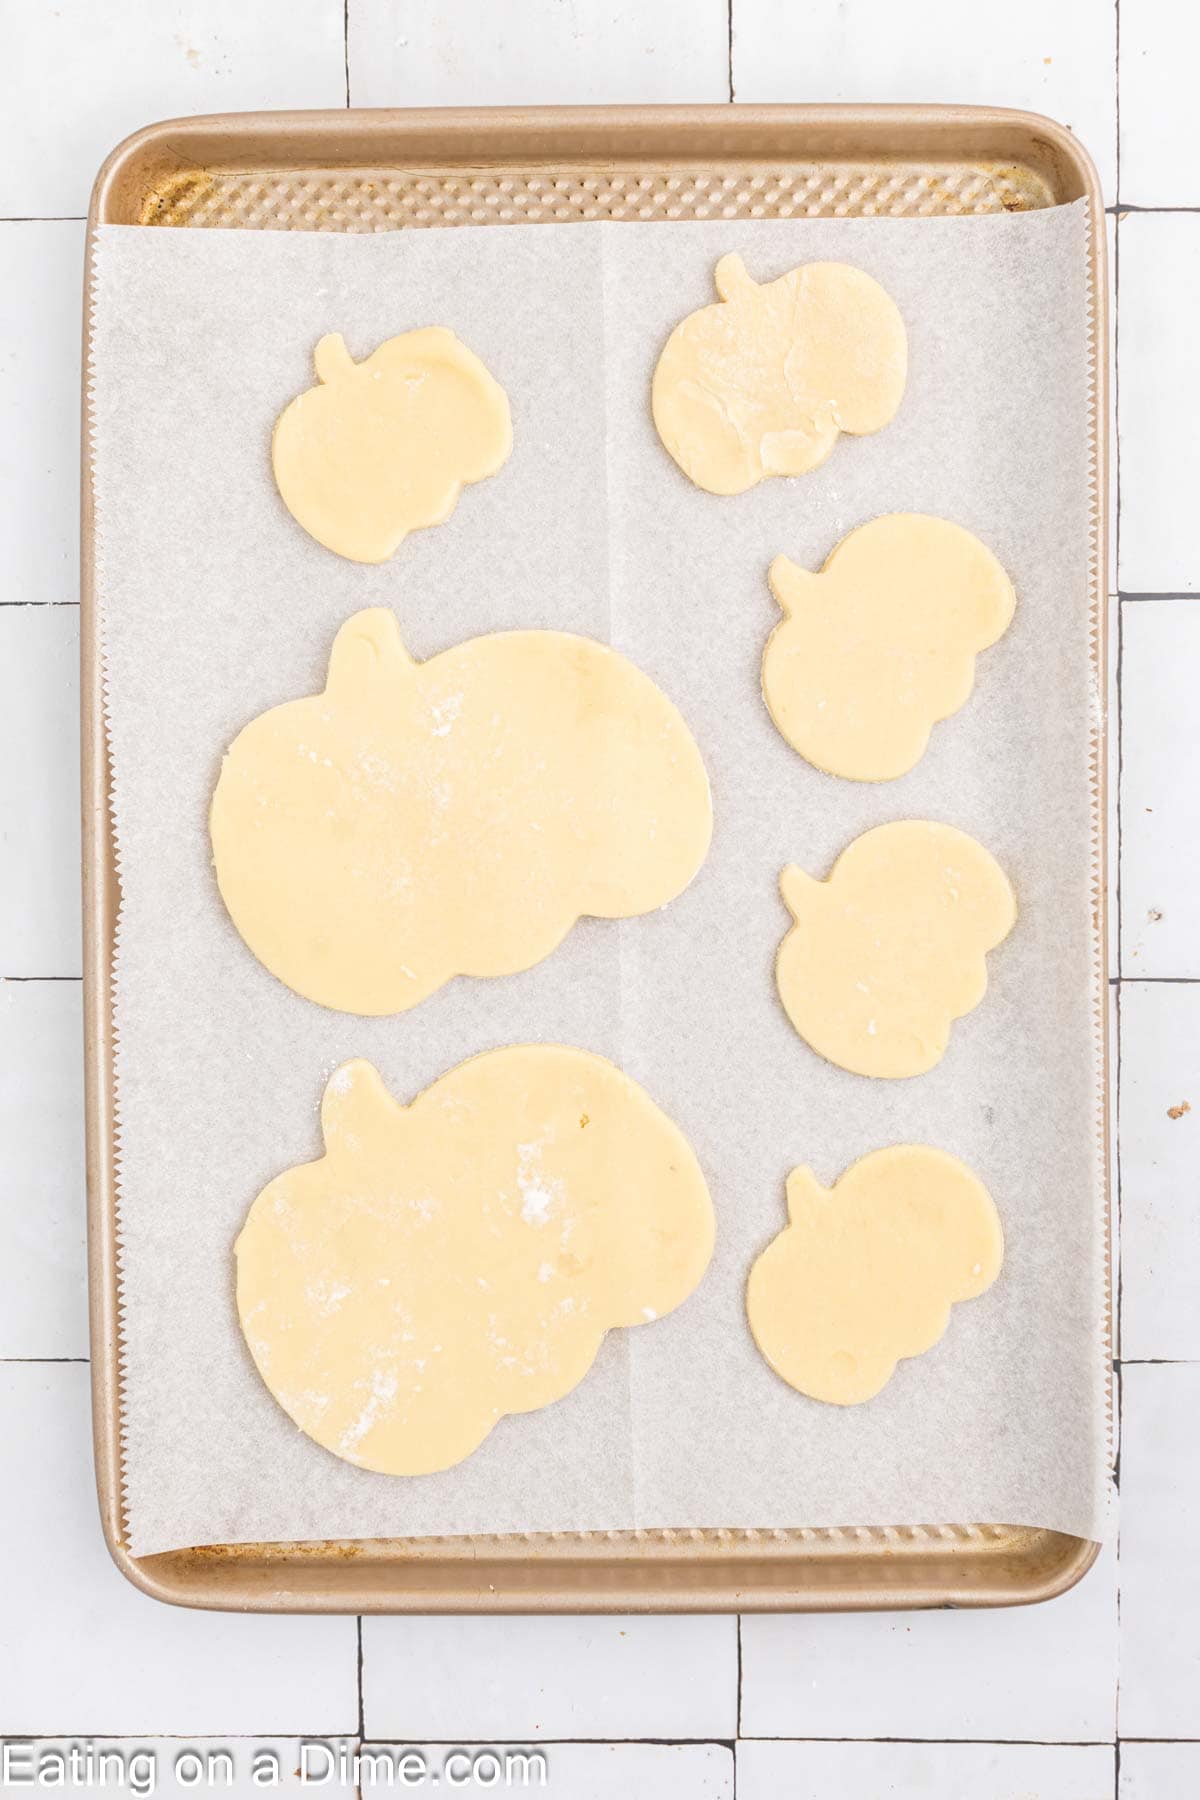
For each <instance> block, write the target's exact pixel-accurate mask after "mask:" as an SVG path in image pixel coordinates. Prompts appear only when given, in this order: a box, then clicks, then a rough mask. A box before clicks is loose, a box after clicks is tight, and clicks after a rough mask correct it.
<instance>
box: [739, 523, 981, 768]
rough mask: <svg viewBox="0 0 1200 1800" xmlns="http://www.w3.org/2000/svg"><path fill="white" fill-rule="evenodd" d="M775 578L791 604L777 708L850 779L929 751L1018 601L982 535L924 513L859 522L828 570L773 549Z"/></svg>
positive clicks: (770, 647)
mask: <svg viewBox="0 0 1200 1800" xmlns="http://www.w3.org/2000/svg"><path fill="white" fill-rule="evenodd" d="M770 583H771V592H772V593H773V594H774V596H775V598H776V600H777V601H778V602H779V605H780V607H781V609H782V611H783V615H784V617H783V619H782V621H781V622H780V623H779V624H778V625H777V626H776V627H775V630H774V631H773V632H772V634H771V636H770V638H769V639H768V640H767V648H766V652H765V654H764V656H763V677H762V685H763V697H764V699H765V700H766V703H767V708H768V710H769V712H770V714H771V717H772V718H773V719H774V721H775V723H776V725H777V726H778V727H779V730H780V731H781V732H782V734H783V736H784V737H785V738H786V739H787V741H788V743H789V744H791V746H792V748H793V749H794V750H798V751H799V752H800V754H801V756H804V757H806V758H807V759H808V761H809V762H810V763H814V764H815V765H816V767H817V768H818V769H824V770H826V771H827V773H829V774H830V775H845V776H848V777H849V778H850V779H851V780H854V781H890V780H891V779H892V778H893V777H894V776H897V775H903V774H905V773H906V772H907V771H908V770H909V769H911V768H912V767H913V765H914V764H915V763H917V762H919V761H920V759H921V757H922V756H923V755H924V753H925V748H926V746H927V744H928V742H929V734H930V731H931V730H932V729H933V727H934V725H935V724H937V722H938V720H939V719H945V718H948V717H949V715H950V714H951V713H953V712H957V711H958V709H959V707H960V706H962V705H963V704H964V703H965V702H966V700H967V698H968V696H969V695H970V692H971V688H972V685H973V683H974V679H975V657H976V654H977V653H978V652H979V651H980V650H986V649H987V648H988V646H989V645H990V644H994V643H995V642H996V639H997V638H998V637H999V636H1000V635H1001V634H1002V632H1004V631H1005V630H1007V628H1008V625H1009V623H1010V621H1011V619H1012V616H1013V608H1014V606H1015V604H1016V597H1015V595H1014V594H1013V588H1012V583H1011V581H1010V580H1009V579H1008V576H1007V575H1006V574H1005V573H1004V570H1003V569H1002V568H1001V567H1000V564H999V563H998V562H997V561H996V558H995V557H994V556H993V555H992V553H991V551H990V550H988V549H987V548H986V547H985V546H984V545H983V544H981V543H980V542H979V539H978V538H976V537H972V535H971V533H970V532H969V531H964V530H963V528H962V527H961V526H960V525H952V524H950V522H949V521H948V520H946V519H932V518H927V517H925V516H923V515H922V514H919V513H892V514H890V515H889V516H887V517H886V518H882V519H873V520H872V521H871V523H870V524H869V525H860V526H859V527H858V529H857V530H856V531H852V532H851V533H850V534H849V536H848V537H844V538H843V539H842V541H841V543H840V544H838V545H837V546H836V548H835V549H834V551H833V552H832V554H831V555H830V557H829V558H828V560H827V562H826V563H825V566H824V568H823V569H822V570H821V571H820V573H819V574H815V575H814V574H812V573H811V572H810V571H809V570H807V569H801V568H799V567H797V565H796V564H795V563H793V562H789V561H788V559H787V557H786V556H777V557H776V558H775V561H774V562H773V563H772V564H771V572H770Z"/></svg>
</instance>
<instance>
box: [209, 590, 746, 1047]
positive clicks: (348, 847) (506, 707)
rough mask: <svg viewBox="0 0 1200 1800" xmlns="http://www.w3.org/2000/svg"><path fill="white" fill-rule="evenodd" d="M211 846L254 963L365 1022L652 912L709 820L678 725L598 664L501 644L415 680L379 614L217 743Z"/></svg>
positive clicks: (617, 673)
mask: <svg viewBox="0 0 1200 1800" xmlns="http://www.w3.org/2000/svg"><path fill="white" fill-rule="evenodd" d="M210 824H211V831H212V845H213V857H214V862H215V867H216V875H217V883H218V886H219V888H220V891H221V897H222V899H223V900H224V902H225V905H226V907H227V908H228V911H229V915H230V917H231V918H232V920H233V922H234V924H235V925H236V927H237V929H238V931H239V932H240V933H241V935H242V937H243V939H244V940H245V942H246V943H247V944H248V945H249V947H250V949H251V950H252V951H253V952H254V954H255V956H256V957H258V959H259V961H260V962H261V963H263V964H264V966H265V967H266V968H268V969H269V970H270V971H271V973H272V974H273V975H277V976H278V977H279V979H280V980H281V981H283V982H286V984H287V985H288V987H290V988H292V989H293V990H294V991H295V992H296V993H298V994H301V995H303V996H304V997H305V998H306V999H309V1000H315V1001H317V1002H318V1004H320V1005H322V1006H329V1007H334V1008H337V1009H338V1010H340V1011H343V1012H352V1013H361V1014H373V1015H377V1014H384V1013H397V1012H403V1011H405V1010H406V1009H407V1008H408V1007H411V1006H415V1005H416V1004H417V1003H418V1001H420V1000H423V999H424V998H425V997H426V996H427V995H428V994H431V993H433V992H434V990H435V989H436V988H438V987H440V986H441V985H442V983H443V982H446V981H449V980H450V978H451V977H452V976H454V975H473V976H495V975H510V974H514V973H516V972H517V971H518V970H521V969H528V968H530V967H531V966H532V965H533V964H534V963H537V962H540V961H541V960H542V959H543V958H544V957H546V956H549V954H550V953H551V951H552V950H554V949H555V947H556V946H557V945H558V944H559V943H560V942H561V940H562V939H563V938H564V937H565V936H566V934H567V932H568V931H569V930H570V928H571V926H572V925H573V924H574V923H575V921H576V920H577V919H579V918H580V917H581V916H582V915H584V914H585V913H586V914H591V915H594V916H596V917H599V918H606V919H616V918H629V917H632V916H633V915H634V914H638V913H647V912H651V911H653V910H654V909H655V908H657V907H660V906H663V905H665V904H666V902H667V901H668V900H672V899H673V898H674V897H675V896H676V895H677V894H678V893H680V892H681V891H682V890H683V889H684V888H685V887H686V886H687V884H688V883H689V881H690V880H691V879H692V877H693V875H694V874H695V873H696V871H697V869H698V868H699V867H700V864H701V863H702V862H703V860H704V856H705V853H706V851H707V849H708V843H709V838H710V835H711V831H712V807H711V802H710V799H709V788H708V778H707V776H706V775H705V772H704V765H703V763H702V762H701V760H700V752H699V750H698V749H697V748H696V745H695V742H694V741H693V739H692V736H691V734H690V732H689V731H688V728H687V726H686V725H685V724H684V722H683V719H682V718H681V717H680V715H679V713H678V712H677V711H676V709H675V707H674V706H672V704H671V702H670V701H669V700H668V699H667V698H666V696H665V695H664V694H662V693H660V691H659V690H658V688H657V687H655V685H654V683H653V682H652V681H650V679H649V678H648V677H647V676H645V675H643V674H642V673H641V671H640V670H639V669H637V668H635V667H634V665H633V664H632V663H630V662H627V661H626V660H625V658H624V657H623V656H620V655H618V653H617V652H616V651H615V650H610V649H609V648H608V647H607V646H606V645H604V644H598V643H595V642H593V640H592V639H590V638H582V637H573V636H570V635H568V634H567V633H565V632H558V631H510V632H498V633H495V634H493V635H491V636H488V637H478V638H470V639H468V641H467V642H466V643H464V644H459V645H457V646H456V647H455V648H453V649H451V650H445V651H443V652H442V653H441V655H439V656H434V657H431V658H430V659H429V661H428V662H425V663H418V662H415V661H414V660H413V658H412V657H411V656H410V655H409V653H408V651H407V650H406V649H405V648H404V644H403V642H402V640H401V637H400V630H399V627H398V625H397V623H396V619H395V617H394V615H393V614H392V613H390V612H388V611H386V610H384V609H381V608H376V609H372V610H370V611H367V612H361V613H356V614H355V615H354V617H353V618H351V619H349V620H347V622H346V624H345V625H343V626H342V628H341V630H340V631H339V632H338V635H337V638H336V640H335V642H334V646H333V653H332V655H331V657H330V662H329V675H328V679H327V682H326V686H325V691H324V692H323V693H321V694H317V695H314V696H312V697H311V698H309V699H304V700H293V701H289V702H288V703H287V704H285V705H283V706H277V707H275V708H273V709H272V710H271V711H270V712H266V713H263V714H262V716H261V717H259V718H257V719H255V720H253V721H252V723H251V724H249V725H247V726H246V728H245V730H244V731H242V732H241V733H240V734H239V735H238V737H237V738H235V740H234V742H233V744H232V745H231V747H230V749H229V750H228V752H227V753H226V756H225V759H224V761H223V763H222V767H221V774H220V778H219V780H218V782H217V786H216V791H215V793H214V795H213V802H212V811H211V819H210Z"/></svg>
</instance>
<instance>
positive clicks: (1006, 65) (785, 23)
mask: <svg viewBox="0 0 1200 1800" xmlns="http://www.w3.org/2000/svg"><path fill="white" fill-rule="evenodd" d="M1115 69H1116V10H1115V8H1114V7H1113V6H1110V5H1097V3H1096V0H1055V3H1054V4H1047V3H1046V0H1009V4H1008V5H1006V6H1005V8H1004V11H1003V15H1002V16H1000V15H997V14H996V13H995V12H993V11H992V10H990V9H989V8H987V7H984V6H978V7H971V6H963V5H962V4H961V3H960V0H922V4H921V5H920V6H919V7H915V6H906V5H897V4H896V0H810V3H809V4H806V5H803V6H798V5H796V4H795V0H735V4H734V9H733V92H734V97H735V99H737V100H742V101H749V100H781V101H783V100H847V101H878V100H907V101H916V102H920V101H943V102H947V103H950V104H955V105H966V104H971V105H979V106H1015V107H1021V108H1023V109H1025V110H1027V111H1030V112H1039V113H1048V114H1049V115H1050V116H1051V117H1052V118H1055V119H1058V120H1059V121H1060V122H1061V123H1062V124H1064V125H1069V126H1070V127H1071V130H1072V131H1073V132H1075V134H1076V136H1077V137H1078V138H1079V139H1080V140H1081V142H1082V143H1083V145H1084V147H1085V148H1086V149H1087V150H1088V152H1089V153H1090V154H1091V156H1092V158H1093V160H1094V161H1095V163H1096V166H1097V168H1098V170H1099V172H1100V179H1101V182H1102V184H1103V187H1104V192H1105V198H1106V199H1107V200H1109V201H1112V200H1114V199H1115V198H1116V194H1115V188H1116V166H1117V165H1116V139H1117V125H1116V84H1115Z"/></svg>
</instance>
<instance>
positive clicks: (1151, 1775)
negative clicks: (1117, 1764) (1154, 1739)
mask: <svg viewBox="0 0 1200 1800" xmlns="http://www.w3.org/2000/svg"><path fill="white" fill-rule="evenodd" d="M1197 1794H1200V1744H1122V1745H1121V1785H1120V1788H1119V1789H1118V1792H1117V1800H1196V1795H1197Z"/></svg>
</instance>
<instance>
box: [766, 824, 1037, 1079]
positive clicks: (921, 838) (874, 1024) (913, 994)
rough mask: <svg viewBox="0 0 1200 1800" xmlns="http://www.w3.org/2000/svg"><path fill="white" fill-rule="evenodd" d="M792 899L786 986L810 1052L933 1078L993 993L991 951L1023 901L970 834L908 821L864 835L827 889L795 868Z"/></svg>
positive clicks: (782, 962) (785, 881) (784, 993)
mask: <svg viewBox="0 0 1200 1800" xmlns="http://www.w3.org/2000/svg"><path fill="white" fill-rule="evenodd" d="M779 886H780V891H781V892H782V894H783V898H784V901H785V902H786V904H787V907H788V910H789V912H790V913H791V914H792V917H793V919H794V920H795V924H794V926H793V927H792V929H791V931H789V932H788V935H787V936H786V937H785V938H784V940H783V943H782V944H781V945H780V947H779V956H778V958H777V960H776V964H775V979H776V983H777V985H778V988H779V997H780V999H781V1000H782V1001H783V1004H784V1008H785V1010H786V1012H787V1015H788V1017H789V1019H790V1020H791V1021H792V1024H793V1025H794V1026H795V1027H796V1030H797V1031H798V1032H799V1033H800V1036H801V1037H802V1038H803V1039H804V1040H805V1042H806V1043H808V1044H810V1045H811V1046H812V1048H813V1049H814V1050H816V1051H817V1053H818V1054H819V1055H821V1056H824V1057H826V1058H827V1059H828V1061H830V1062H831V1063H836V1064H837V1065H838V1067H839V1068H842V1069H850V1070H851V1071H852V1072H853V1073H855V1074H857V1075H882V1076H903V1075H921V1074H923V1073H924V1072H925V1070H926V1069H932V1068H933V1066H934V1064H935V1063H937V1062H940V1060H941V1058H942V1055H943V1052H944V1051H945V1049H946V1044H947V1042H948V1040H949V1036H950V1027H951V1025H952V1024H953V1022H954V1020H955V1019H958V1018H961V1017H962V1015H963V1014H964V1013H968V1012H970V1011H971V1010H972V1008H973V1007H976V1006H978V1005H979V1002H980V1001H981V1000H982V999H983V996H984V993H985V991H986V989H987V969H986V966H985V964H984V956H985V953H986V952H987V951H989V950H992V949H994V948H995V946H996V945H997V944H999V943H1000V942H1001V940H1002V939H1004V938H1006V937H1007V936H1008V934H1009V932H1010V931H1011V930H1012V928H1013V925H1014V923H1015V922H1016V917H1017V903H1016V899H1015V897H1014V895H1013V891H1012V887H1011V885H1010V884H1009V881H1008V878H1007V876H1006V875H1005V873H1004V871H1003V869H1001V867H1000V865H999V864H998V863H997V862H996V861H995V860H994V859H993V858H992V857H991V856H989V855H988V852H987V851H986V850H985V849H984V848H983V846H982V845H981V844H977V843H976V842H975V839H974V838H972V837H968V836H967V834H966V832H963V831H956V830H955V829H954V827H953V826H951V825H935V824H931V823H930V822H928V821H927V820H914V819H905V820H902V821H900V822H898V823H896V824H892V825H879V826H877V827H876V828H875V829H874V830H873V831H867V832H864V833H863V835H862V836H861V837H859V838H855V840H854V842H853V843H852V844H851V845H850V846H849V847H848V848H847V849H845V850H843V852H842V854H841V855H840V856H839V857H838V859H837V861H836V863H835V864H834V865H833V872H832V874H831V875H830V876H829V879H828V880H827V881H815V880H814V879H813V877H812V876H811V875H806V874H805V872H804V870H803V869H799V868H797V867H796V865H795V864H794V863H793V864H791V865H790V866H789V867H788V868H786V869H785V870H784V871H783V874H782V876H781V877H780V883H779Z"/></svg>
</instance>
